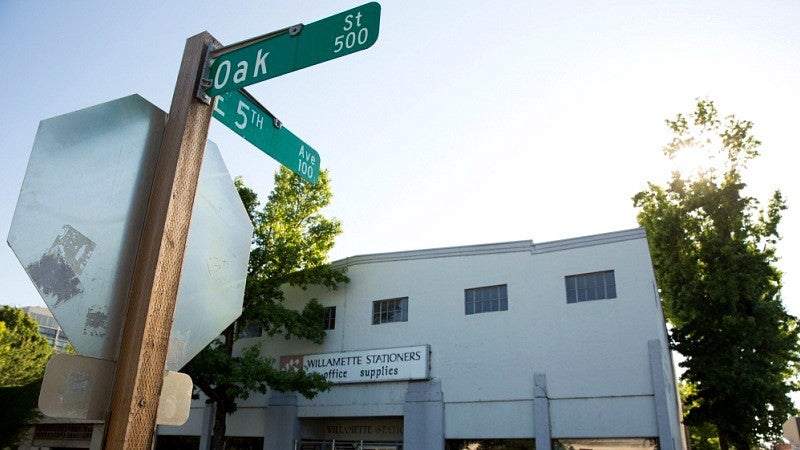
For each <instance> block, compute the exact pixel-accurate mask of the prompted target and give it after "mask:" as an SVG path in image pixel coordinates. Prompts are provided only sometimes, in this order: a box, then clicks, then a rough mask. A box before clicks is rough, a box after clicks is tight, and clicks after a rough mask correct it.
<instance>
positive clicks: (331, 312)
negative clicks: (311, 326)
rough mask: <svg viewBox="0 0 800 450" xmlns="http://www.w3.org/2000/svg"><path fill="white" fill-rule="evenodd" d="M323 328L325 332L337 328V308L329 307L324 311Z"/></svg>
mask: <svg viewBox="0 0 800 450" xmlns="http://www.w3.org/2000/svg"><path fill="white" fill-rule="evenodd" d="M322 324H323V325H322V327H323V329H325V330H333V329H334V328H336V307H335V306H328V307H326V308H325V309H324V310H323V311H322Z"/></svg>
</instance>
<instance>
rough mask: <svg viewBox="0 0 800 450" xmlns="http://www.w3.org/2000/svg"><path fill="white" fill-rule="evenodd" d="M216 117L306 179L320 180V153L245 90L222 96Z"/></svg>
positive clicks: (216, 109) (312, 181)
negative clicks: (288, 128) (282, 123)
mask: <svg viewBox="0 0 800 450" xmlns="http://www.w3.org/2000/svg"><path fill="white" fill-rule="evenodd" d="M213 115H214V117H215V118H216V119H217V120H219V121H220V122H222V123H223V124H225V126H227V127H228V128H230V129H231V130H233V131H234V132H235V133H236V134H238V135H239V136H241V137H243V138H245V139H246V140H247V141H248V142H250V143H251V144H253V145H255V146H256V147H258V148H259V149H260V150H261V151H262V152H264V153H266V154H267V155H269V156H271V157H273V158H275V160H277V161H278V162H279V163H281V164H283V165H284V166H286V167H287V168H289V169H291V170H292V171H293V172H294V173H296V174H297V175H299V176H300V177H301V178H303V179H304V180H306V181H308V182H310V183H312V184H316V182H317V180H319V162H320V158H319V153H317V151H316V150H314V149H313V148H311V146H309V145H308V144H306V143H305V142H303V141H302V140H300V138H298V137H297V136H295V135H294V133H292V132H291V131H289V130H287V129H286V127H284V126H283V125H281V124H280V122H278V120H277V119H275V116H273V115H272V114H270V113H269V111H267V110H266V108H264V107H263V106H261V105H260V104H259V103H258V102H257V101H256V100H255V99H254V98H253V97H251V96H250V94H248V93H247V91H245V90H244V89H242V90H241V91H231V92H227V93H225V94H222V95H219V96H218V97H217V98H216V103H215V105H214V114H213Z"/></svg>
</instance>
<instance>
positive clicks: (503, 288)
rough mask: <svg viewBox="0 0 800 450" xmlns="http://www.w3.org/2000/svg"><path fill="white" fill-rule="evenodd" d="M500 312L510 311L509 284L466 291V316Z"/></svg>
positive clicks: (479, 287)
mask: <svg viewBox="0 0 800 450" xmlns="http://www.w3.org/2000/svg"><path fill="white" fill-rule="evenodd" d="M478 297H480V298H478ZM499 311H508V284H507V283H503V284H493V285H490V286H478V287H474V288H467V289H464V315H466V316H471V315H474V314H483V313H488V312H499Z"/></svg>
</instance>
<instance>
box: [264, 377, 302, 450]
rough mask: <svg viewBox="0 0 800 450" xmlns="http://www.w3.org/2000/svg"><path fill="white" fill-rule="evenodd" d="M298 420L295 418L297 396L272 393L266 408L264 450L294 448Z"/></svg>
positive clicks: (297, 437) (298, 424)
mask: <svg viewBox="0 0 800 450" xmlns="http://www.w3.org/2000/svg"><path fill="white" fill-rule="evenodd" d="M300 432H301V428H300V419H299V418H298V417H297V394H295V393H293V392H287V393H281V392H275V391H273V392H272V394H271V395H270V397H269V406H268V407H267V427H266V433H265V435H264V450H285V449H292V448H294V443H295V441H296V440H299V439H300Z"/></svg>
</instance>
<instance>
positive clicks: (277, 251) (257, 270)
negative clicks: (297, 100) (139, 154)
mask: <svg viewBox="0 0 800 450" xmlns="http://www.w3.org/2000/svg"><path fill="white" fill-rule="evenodd" d="M236 186H237V188H238V190H239V195H240V197H241V198H242V202H243V203H244V206H245V209H246V210H247V213H248V214H249V216H250V219H251V220H252V221H253V225H254V227H255V229H254V232H253V245H252V249H251V252H250V261H249V266H248V274H247V282H246V286H245V295H244V303H243V309H242V315H241V317H240V318H239V319H238V320H237V321H236V323H234V324H233V325H231V326H230V327H228V328H227V329H226V330H225V331H224V332H223V333H222V335H221V336H220V338H218V339H216V340H215V341H214V342H212V343H211V344H210V345H209V346H208V347H206V348H205V349H204V350H203V351H202V352H200V353H199V354H198V355H197V356H196V357H195V358H193V359H192V360H191V361H190V362H189V363H188V364H187V365H186V367H184V369H183V371H184V372H186V373H187V374H189V375H190V376H191V377H192V380H193V381H194V383H195V386H196V387H197V388H199V389H200V390H201V391H202V392H203V393H204V394H205V395H206V396H207V397H208V401H209V402H210V403H214V404H215V406H216V409H215V411H216V412H215V422H214V429H213V436H212V443H211V445H212V448H214V449H222V448H223V445H224V436H225V428H226V416H227V415H228V414H232V413H233V412H235V411H236V408H237V405H236V402H237V400H238V399H246V398H247V397H248V396H249V395H250V393H251V392H260V393H262V394H263V393H266V392H267V389H273V390H276V391H280V392H288V391H296V392H299V393H300V394H302V395H303V396H305V397H307V398H313V397H314V396H316V395H317V394H318V393H319V392H320V391H325V390H327V389H329V388H330V384H329V383H328V382H327V381H326V380H325V378H324V377H322V376H321V375H319V374H310V373H306V372H305V371H303V370H299V371H280V370H278V368H277V367H276V365H275V361H274V360H273V359H271V358H265V357H263V356H262V355H261V351H260V348H259V347H258V346H257V345H253V346H249V347H246V348H244V349H242V350H241V351H235V350H234V343H235V342H236V340H238V339H239V336H240V333H241V331H242V330H243V329H244V328H245V327H247V326H253V325H257V326H260V327H261V329H262V330H263V333H264V334H266V335H269V336H274V335H282V336H284V337H285V338H286V339H289V338H299V339H306V340H310V341H312V342H315V343H322V341H323V339H324V338H325V331H324V329H323V323H322V313H323V307H322V305H320V303H319V302H317V301H316V300H311V301H309V302H308V303H307V304H306V305H305V307H304V308H303V309H302V310H300V311H296V310H292V309H289V308H287V307H285V306H284V305H283V300H284V294H283V291H282V289H281V288H282V286H286V285H289V286H298V287H301V288H306V287H308V286H312V285H322V286H326V287H328V288H329V289H336V288H337V286H339V285H340V284H341V283H345V282H347V281H348V279H347V276H346V273H345V272H344V270H342V269H337V268H334V267H332V266H331V265H330V264H329V263H328V262H327V259H328V252H329V251H330V250H331V249H332V248H333V245H334V239H335V238H336V236H337V235H339V234H340V233H341V224H340V223H339V221H338V220H335V219H328V218H326V217H324V216H323V215H322V214H321V213H320V211H321V209H322V208H324V207H325V206H327V205H328V203H330V200H331V197H332V194H331V190H330V185H329V181H328V174H327V172H324V171H323V172H321V173H320V176H319V182H318V183H317V184H313V185H312V184H310V183H307V182H305V181H303V180H301V179H300V178H299V177H298V176H296V175H294V174H293V173H292V172H291V171H289V170H288V169H286V168H284V167H281V169H280V171H278V172H277V173H276V175H275V188H274V189H273V192H272V193H271V194H270V196H269V199H268V200H267V203H266V205H265V206H264V208H263V209H262V210H259V209H258V208H259V202H258V199H257V197H256V194H255V193H254V192H253V191H252V190H251V189H249V188H247V187H245V186H244V185H243V184H242V182H241V180H237V182H236Z"/></svg>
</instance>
